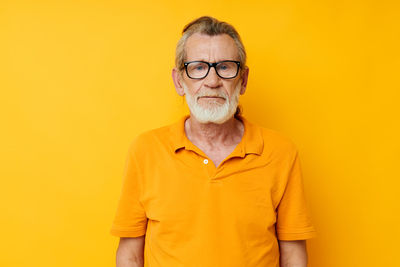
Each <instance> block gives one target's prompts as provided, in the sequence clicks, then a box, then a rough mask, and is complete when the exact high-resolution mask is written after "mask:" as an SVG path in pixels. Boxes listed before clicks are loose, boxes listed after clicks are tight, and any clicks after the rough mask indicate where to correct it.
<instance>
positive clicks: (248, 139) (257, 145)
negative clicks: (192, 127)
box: [170, 115, 264, 157]
mask: <svg viewBox="0 0 400 267" xmlns="http://www.w3.org/2000/svg"><path fill="white" fill-rule="evenodd" d="M188 118H189V115H185V116H183V117H181V118H180V119H179V121H178V122H176V123H175V124H173V125H172V126H171V128H170V140H171V148H172V149H173V151H174V152H177V151H178V150H179V149H181V148H185V149H188V150H196V149H197V150H198V148H197V147H195V145H193V143H192V142H190V140H189V139H188V138H187V137H186V133H185V121H186V120H187V119H188ZM239 119H240V120H241V121H242V122H243V125H244V134H243V137H242V140H241V141H240V143H239V144H238V146H237V147H236V148H235V150H234V153H235V152H236V153H238V156H241V157H244V156H245V155H246V154H257V155H261V153H262V151H263V148H264V140H263V137H262V133H261V129H260V127H258V126H256V125H254V124H253V123H251V122H249V121H248V120H247V119H245V118H244V117H242V116H239Z"/></svg>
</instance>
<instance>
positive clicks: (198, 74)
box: [183, 60, 240, 79]
mask: <svg viewBox="0 0 400 267" xmlns="http://www.w3.org/2000/svg"><path fill="white" fill-rule="evenodd" d="M183 65H184V66H185V70H186V74H187V76H188V77H189V78H191V79H203V78H205V77H206V76H207V75H208V73H209V72H210V68H212V67H213V68H214V69H215V72H216V73H217V75H218V76H219V77H221V78H223V79H232V78H235V77H236V76H237V75H238V73H239V67H240V62H239V61H234V60H224V61H219V62H214V63H210V62H206V61H189V62H185V63H183Z"/></svg>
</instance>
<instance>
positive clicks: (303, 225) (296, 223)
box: [276, 150, 316, 240]
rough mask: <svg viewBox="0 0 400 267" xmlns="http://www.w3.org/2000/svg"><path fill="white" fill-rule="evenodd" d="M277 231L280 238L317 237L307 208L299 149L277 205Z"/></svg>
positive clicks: (300, 238) (299, 238)
mask: <svg viewBox="0 0 400 267" xmlns="http://www.w3.org/2000/svg"><path fill="white" fill-rule="evenodd" d="M276 233H277V238H278V240H304V239H310V238H314V237H316V231H315V228H314V226H313V224H312V221H311V217H310V214H309V210H308V209H307V203H306V198H305V193H304V185H303V177H302V171H301V166H300V160H299V155H298V152H297V150H296V151H295V154H294V159H293V161H292V164H291V165H290V170H289V172H288V179H287V184H286V188H285V190H284V193H283V196H282V199H281V201H280V203H279V205H278V207H277V224H276Z"/></svg>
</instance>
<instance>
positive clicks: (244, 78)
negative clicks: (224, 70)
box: [240, 66, 249, 95]
mask: <svg viewBox="0 0 400 267" xmlns="http://www.w3.org/2000/svg"><path fill="white" fill-rule="evenodd" d="M241 76H242V77H241V79H242V82H241V88H240V94H241V95H243V94H244V92H246V87H247V80H248V78H249V67H247V66H246V67H244V69H243V70H242V74H241Z"/></svg>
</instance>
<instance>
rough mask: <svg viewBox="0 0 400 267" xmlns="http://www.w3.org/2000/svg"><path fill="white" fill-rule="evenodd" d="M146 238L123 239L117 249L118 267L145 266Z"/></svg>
mask: <svg viewBox="0 0 400 267" xmlns="http://www.w3.org/2000/svg"><path fill="white" fill-rule="evenodd" d="M144 240H145V236H139V237H121V238H120V240H119V245H118V249H117V267H143V266H144Z"/></svg>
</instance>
